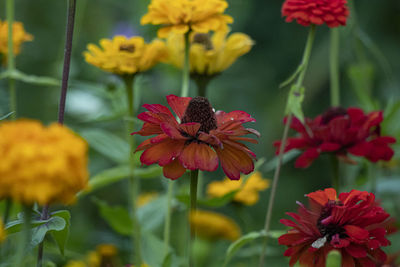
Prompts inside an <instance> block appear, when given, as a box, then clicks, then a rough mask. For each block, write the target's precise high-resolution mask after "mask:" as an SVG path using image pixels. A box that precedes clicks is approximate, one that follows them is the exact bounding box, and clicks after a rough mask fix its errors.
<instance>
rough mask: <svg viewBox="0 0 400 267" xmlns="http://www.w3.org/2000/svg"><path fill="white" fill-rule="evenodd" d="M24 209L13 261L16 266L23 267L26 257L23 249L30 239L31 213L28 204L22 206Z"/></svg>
mask: <svg viewBox="0 0 400 267" xmlns="http://www.w3.org/2000/svg"><path fill="white" fill-rule="evenodd" d="M23 210H24V226H23V229H22V233H21V236H20V240H19V244H18V248H17V253H16V254H15V260H16V261H15V262H16V265H15V266H17V267H24V266H26V265H25V264H24V260H25V259H26V256H27V255H25V250H26V248H27V246H28V244H29V242H30V239H31V230H30V228H31V215H32V210H31V207H30V206H23Z"/></svg>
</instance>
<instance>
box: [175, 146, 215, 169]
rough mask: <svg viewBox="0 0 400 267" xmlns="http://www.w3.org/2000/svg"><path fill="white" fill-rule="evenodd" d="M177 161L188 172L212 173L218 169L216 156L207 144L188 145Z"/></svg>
mask: <svg viewBox="0 0 400 267" xmlns="http://www.w3.org/2000/svg"><path fill="white" fill-rule="evenodd" d="M179 160H180V162H181V164H182V165H183V166H184V167H185V168H186V169H189V170H197V169H200V170H202V171H210V172H212V171H215V170H216V169H217V168H218V157H217V154H216V153H215V151H214V150H212V149H211V148H210V147H209V146H208V145H207V144H198V143H196V142H193V143H190V144H189V145H187V146H186V147H185V148H184V150H183V151H182V153H181V155H180V156H179Z"/></svg>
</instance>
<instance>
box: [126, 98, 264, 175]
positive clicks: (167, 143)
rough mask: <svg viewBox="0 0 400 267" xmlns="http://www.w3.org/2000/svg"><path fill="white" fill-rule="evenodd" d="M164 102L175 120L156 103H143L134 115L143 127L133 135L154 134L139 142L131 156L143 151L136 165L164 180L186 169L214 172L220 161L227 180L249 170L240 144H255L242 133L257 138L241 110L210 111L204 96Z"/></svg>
mask: <svg viewBox="0 0 400 267" xmlns="http://www.w3.org/2000/svg"><path fill="white" fill-rule="evenodd" d="M167 102H168V104H169V105H170V106H171V108H172V110H173V111H174V112H175V114H176V116H177V117H178V118H179V120H180V122H178V121H177V119H176V118H175V117H174V115H173V114H172V112H171V111H170V110H169V109H168V108H167V107H165V106H163V105H159V104H153V105H150V104H145V105H143V107H145V108H146V109H147V110H148V111H146V112H142V113H140V114H139V116H138V118H139V119H140V120H142V121H144V124H143V128H142V129H141V130H140V131H138V132H135V133H133V134H139V135H142V136H150V135H156V136H155V137H152V138H150V139H147V140H145V141H144V142H143V143H141V144H140V145H139V146H138V148H137V149H136V151H140V150H144V152H143V153H142V155H141V157H140V160H141V162H142V163H143V164H146V165H151V164H154V163H158V165H160V166H162V167H163V172H164V176H165V177H167V178H170V179H177V178H179V177H181V176H182V175H183V174H184V173H185V171H186V170H187V169H188V170H202V171H215V170H216V169H217V168H218V165H219V162H221V166H222V169H223V170H224V172H225V174H226V175H227V176H228V177H229V178H230V179H233V180H238V179H240V173H244V174H249V173H251V172H252V171H253V170H254V163H253V159H254V158H255V154H254V153H253V152H252V151H250V150H249V149H248V148H247V147H246V146H245V145H244V144H242V143H241V142H240V141H248V142H251V143H257V141H256V140H254V139H253V138H250V137H244V135H247V134H255V135H257V136H259V133H258V132H257V131H256V130H254V129H250V128H245V127H244V126H243V123H246V122H255V119H253V118H252V117H251V116H250V115H249V114H247V113H246V112H243V111H238V110H237V111H232V112H229V113H225V112H223V111H217V112H214V110H213V108H212V107H211V105H210V103H209V102H208V100H207V99H206V98H204V97H195V98H191V97H178V96H174V95H169V96H167Z"/></svg>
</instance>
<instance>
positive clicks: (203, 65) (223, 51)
mask: <svg viewBox="0 0 400 267" xmlns="http://www.w3.org/2000/svg"><path fill="white" fill-rule="evenodd" d="M227 35H228V32H227V31H225V32H221V31H220V32H215V33H214V34H213V36H212V37H210V35H209V34H199V33H196V34H193V35H192V36H191V46H190V72H191V74H194V75H208V76H211V75H215V74H218V73H221V72H222V71H224V70H226V69H227V68H229V67H230V66H231V65H232V64H233V63H234V62H235V61H236V60H237V59H238V58H239V57H240V56H242V55H244V54H246V53H248V52H249V51H250V49H251V47H252V46H253V44H254V42H253V41H252V40H251V38H250V37H249V36H248V35H246V34H244V33H233V34H231V35H229V37H227ZM167 47H168V53H169V59H168V62H169V63H170V64H172V65H174V66H176V67H178V68H182V66H183V59H184V56H183V55H184V37H183V35H181V34H171V35H170V36H169V37H168V39H167Z"/></svg>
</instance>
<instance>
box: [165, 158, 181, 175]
mask: <svg viewBox="0 0 400 267" xmlns="http://www.w3.org/2000/svg"><path fill="white" fill-rule="evenodd" d="M185 172H186V169H185V168H184V167H183V166H182V164H181V163H180V162H179V160H178V159H175V160H174V161H172V162H171V163H170V164H168V165H165V166H164V167H163V174H164V176H165V177H167V178H169V179H172V180H176V179H178V178H179V177H181V176H182V175H183V174H185Z"/></svg>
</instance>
